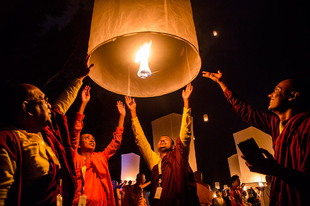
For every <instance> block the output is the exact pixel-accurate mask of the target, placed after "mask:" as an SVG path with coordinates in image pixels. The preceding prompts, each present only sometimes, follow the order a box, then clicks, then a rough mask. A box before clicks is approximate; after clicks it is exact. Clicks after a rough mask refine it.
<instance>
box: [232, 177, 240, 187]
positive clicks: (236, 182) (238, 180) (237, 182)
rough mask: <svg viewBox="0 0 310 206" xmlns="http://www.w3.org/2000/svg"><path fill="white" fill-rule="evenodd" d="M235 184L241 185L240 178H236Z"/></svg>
mask: <svg viewBox="0 0 310 206" xmlns="http://www.w3.org/2000/svg"><path fill="white" fill-rule="evenodd" d="M233 185H234V186H236V187H238V186H239V185H240V179H239V178H238V179H236V180H235V181H234V182H233Z"/></svg>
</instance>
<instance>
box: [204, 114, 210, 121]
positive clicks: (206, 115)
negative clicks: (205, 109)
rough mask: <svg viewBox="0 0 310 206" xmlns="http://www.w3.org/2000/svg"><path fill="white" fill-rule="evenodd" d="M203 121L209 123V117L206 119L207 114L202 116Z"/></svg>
mask: <svg viewBox="0 0 310 206" xmlns="http://www.w3.org/2000/svg"><path fill="white" fill-rule="evenodd" d="M203 121H205V122H207V121H209V117H208V115H207V114H204V115H203Z"/></svg>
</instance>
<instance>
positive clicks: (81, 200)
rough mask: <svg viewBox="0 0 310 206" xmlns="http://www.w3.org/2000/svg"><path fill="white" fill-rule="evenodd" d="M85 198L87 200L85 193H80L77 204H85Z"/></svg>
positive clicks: (80, 205) (79, 205) (81, 205)
mask: <svg viewBox="0 0 310 206" xmlns="http://www.w3.org/2000/svg"><path fill="white" fill-rule="evenodd" d="M86 200H87V196H86V195H84V194H83V195H81V196H80V198H79V204H78V206H86Z"/></svg>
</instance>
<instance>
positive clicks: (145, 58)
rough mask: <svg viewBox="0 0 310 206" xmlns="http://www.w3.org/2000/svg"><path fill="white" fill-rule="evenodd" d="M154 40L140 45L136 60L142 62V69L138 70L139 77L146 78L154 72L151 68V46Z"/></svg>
mask: <svg viewBox="0 0 310 206" xmlns="http://www.w3.org/2000/svg"><path fill="white" fill-rule="evenodd" d="M151 44H152V41H150V43H145V44H143V46H141V47H140V49H139V51H138V52H137V53H136V59H135V62H136V63H139V62H140V69H139V71H138V77H140V78H143V79H145V78H146V77H149V76H151V74H152V72H151V70H150V68H149V57H150V48H151Z"/></svg>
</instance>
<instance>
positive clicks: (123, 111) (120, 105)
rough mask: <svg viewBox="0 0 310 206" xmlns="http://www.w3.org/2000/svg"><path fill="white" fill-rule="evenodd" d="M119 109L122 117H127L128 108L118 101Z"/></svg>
mask: <svg viewBox="0 0 310 206" xmlns="http://www.w3.org/2000/svg"><path fill="white" fill-rule="evenodd" d="M116 106H117V109H118V112H119V114H120V115H121V116H124V117H125V116H126V108H125V105H124V103H123V102H122V101H117V104H116Z"/></svg>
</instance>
